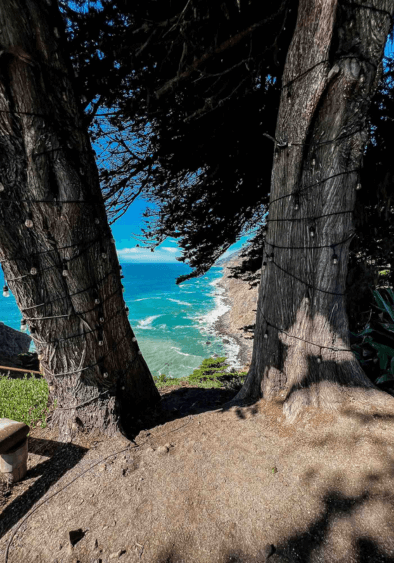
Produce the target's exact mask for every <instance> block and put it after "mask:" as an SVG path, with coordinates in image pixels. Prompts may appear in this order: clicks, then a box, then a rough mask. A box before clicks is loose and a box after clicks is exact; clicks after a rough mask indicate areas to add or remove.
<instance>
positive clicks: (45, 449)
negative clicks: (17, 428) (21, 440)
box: [0, 437, 88, 538]
mask: <svg viewBox="0 0 394 563" xmlns="http://www.w3.org/2000/svg"><path fill="white" fill-rule="evenodd" d="M28 440H29V453H34V454H37V455H44V456H48V459H47V460H46V461H44V462H42V463H39V464H38V465H36V466H35V467H33V468H31V469H30V470H28V471H27V473H26V476H25V477H24V479H23V480H22V481H20V482H19V483H18V485H19V484H21V485H25V484H26V486H27V485H28V482H29V480H30V479H36V480H35V481H34V482H33V484H32V485H31V486H29V487H28V488H27V490H26V491H24V492H23V493H22V494H19V495H18V496H17V497H16V498H15V500H13V501H12V502H10V503H9V504H8V505H7V506H6V507H5V508H4V510H3V511H2V513H1V519H0V538H2V537H3V536H4V535H5V534H6V533H7V532H8V531H9V530H10V529H11V528H12V527H13V526H14V525H15V524H16V523H17V522H18V521H19V520H20V519H21V518H23V517H24V516H25V514H27V512H29V510H30V509H31V508H32V506H33V505H35V504H36V503H37V502H38V501H39V499H40V498H41V497H42V496H43V495H44V494H45V493H46V491H47V490H48V489H49V487H51V486H52V485H53V484H54V483H56V481H59V479H61V477H63V475H64V474H65V473H67V472H68V471H69V470H70V469H72V468H73V467H74V466H75V465H77V464H78V463H79V462H80V460H81V459H82V458H83V457H84V455H85V453H86V452H87V451H88V448H84V447H81V446H77V445H75V444H72V443H61V442H57V441H54V440H45V439H38V438H32V437H29V438H28ZM37 477H38V478H37ZM5 493H6V494H7V489H6V490H5ZM3 494H4V492H3ZM8 494H12V492H11V491H9V489H8Z"/></svg>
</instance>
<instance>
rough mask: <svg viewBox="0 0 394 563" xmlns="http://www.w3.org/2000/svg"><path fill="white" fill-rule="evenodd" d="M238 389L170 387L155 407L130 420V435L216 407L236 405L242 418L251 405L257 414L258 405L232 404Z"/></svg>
mask: <svg viewBox="0 0 394 563" xmlns="http://www.w3.org/2000/svg"><path fill="white" fill-rule="evenodd" d="M237 392H238V391H235V390H230V389H222V388H220V389H218V388H212V389H203V388H197V387H186V386H185V387H181V388H179V387H178V386H177V387H176V389H171V388H170V389H169V390H168V391H167V390H166V391H164V392H163V393H162V398H161V401H160V403H159V404H158V405H157V406H156V407H154V408H152V409H147V410H146V411H145V412H144V413H141V414H140V415H139V418H138V419H134V420H133V419H131V420H130V426H129V428H130V429H131V430H130V434H129V433H128V435H129V436H130V438H131V437H132V438H134V437H135V436H136V435H137V434H138V432H139V431H140V430H142V429H144V430H149V429H151V428H154V427H155V426H158V425H161V424H165V423H167V422H171V421H173V420H177V419H181V418H186V417H188V416H190V415H198V414H202V413H205V412H213V411H216V410H222V411H226V410H228V409H229V408H231V407H234V406H235V407H236V409H235V415H236V416H237V417H238V418H240V419H244V418H246V415H245V412H244V410H243V409H242V408H241V407H250V408H248V411H247V412H248V414H249V415H255V414H257V412H258V408H257V407H256V406H255V402H254V403H253V406H251V405H250V403H248V404H244V403H242V401H240V402H239V403H235V404H234V403H232V402H231V401H232V399H233V398H234V397H235V395H236V394H237Z"/></svg>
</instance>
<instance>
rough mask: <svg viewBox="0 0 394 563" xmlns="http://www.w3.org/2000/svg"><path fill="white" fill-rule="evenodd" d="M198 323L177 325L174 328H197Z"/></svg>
mask: <svg viewBox="0 0 394 563" xmlns="http://www.w3.org/2000/svg"><path fill="white" fill-rule="evenodd" d="M195 326H196V325H176V326H174V327H173V328H195Z"/></svg>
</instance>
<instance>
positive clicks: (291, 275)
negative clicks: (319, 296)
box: [272, 260, 347, 297]
mask: <svg viewBox="0 0 394 563" xmlns="http://www.w3.org/2000/svg"><path fill="white" fill-rule="evenodd" d="M272 263H273V264H275V266H276V267H277V268H278V269H279V270H281V271H282V272H284V273H285V274H287V275H288V276H290V277H292V278H294V279H296V280H297V281H299V282H301V283H303V284H304V285H306V286H307V288H308V289H309V290H311V289H316V290H317V291H320V292H321V293H327V294H328V295H337V296H338V297H343V296H344V295H346V294H347V292H345V293H335V292H334V291H326V290H325V289H321V288H319V287H315V286H314V285H312V284H311V283H309V282H306V281H304V280H302V279H301V278H299V277H297V276H295V275H294V274H292V273H291V272H288V271H287V270H285V269H284V268H282V267H281V266H279V264H278V263H277V262H275V260H273V261H272Z"/></svg>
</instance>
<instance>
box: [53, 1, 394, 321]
mask: <svg viewBox="0 0 394 563" xmlns="http://www.w3.org/2000/svg"><path fill="white" fill-rule="evenodd" d="M77 4H79V5H80V6H83V7H84V10H83V13H81V11H78V10H76V9H75V3H71V2H68V1H66V0H63V2H62V6H63V13H64V15H65V18H66V20H67V23H68V33H69V37H70V43H69V47H70V53H71V57H72V60H73V65H74V68H75V69H76V70H77V71H78V78H77V79H76V86H77V88H78V91H79V92H80V95H81V96H85V97H86V102H84V103H83V105H84V107H85V112H86V115H87V120H88V122H89V123H91V135H92V139H93V140H96V141H98V142H101V143H103V146H104V144H106V143H109V146H108V147H107V150H106V152H105V154H104V155H103V157H102V158H100V155H98V164H99V167H100V177H101V183H102V189H103V193H104V197H105V199H106V204H107V209H108V212H109V216H110V218H111V220H114V219H115V218H116V217H117V216H120V215H121V214H123V213H124V212H125V211H126V210H127V208H128V206H129V205H130V204H131V203H132V201H134V199H135V197H136V196H137V195H138V194H139V193H142V194H143V195H144V196H145V197H147V198H149V199H150V200H151V201H152V202H154V203H155V204H156V206H157V209H156V211H154V212H147V214H146V220H147V225H146V229H145V238H144V242H143V243H144V244H147V245H148V246H151V247H152V248H154V246H155V245H157V244H159V243H160V242H162V241H163V240H164V239H165V238H166V237H167V236H171V237H174V238H176V239H177V240H178V243H179V245H180V246H181V248H182V249H183V257H182V260H183V261H186V262H188V263H189V264H190V265H191V266H192V267H193V268H194V272H193V273H192V274H191V275H190V276H189V277H191V276H198V275H201V274H202V273H204V272H205V271H206V270H207V269H209V267H210V266H211V265H212V264H213V263H214V262H215V261H216V260H217V259H218V258H219V257H220V255H221V254H222V253H223V252H224V251H225V250H226V249H227V248H228V247H229V246H230V245H231V244H232V243H233V242H235V241H236V240H237V239H238V238H239V237H240V236H242V235H244V234H248V233H250V234H254V235H255V236H254V238H253V239H252V241H251V244H250V245H249V248H248V249H247V250H246V251H245V256H244V257H245V261H244V263H243V264H242V266H241V267H240V268H238V269H236V270H234V275H243V276H245V278H246V279H248V280H249V281H250V283H251V284H253V285H255V284H257V283H258V281H259V276H258V273H257V272H258V269H259V268H260V266H261V259H262V255H263V248H264V246H263V243H264V235H263V233H262V231H261V226H262V217H263V215H264V213H265V211H266V205H267V202H268V195H269V190H270V177H271V167H272V156H273V144H272V142H271V141H270V140H269V139H268V138H266V137H265V136H264V133H265V132H268V133H269V134H271V135H273V134H274V131H275V124H276V116H277V111H278V106H279V96H280V86H281V76H282V71H283V65H284V61H285V57H286V53H287V48H288V45H289V43H290V41H291V37H292V33H293V29H294V25H295V17H296V14H297V6H298V3H297V1H296V0H286V1H283V2H274V1H273V0H272V1H267V2H247V1H246V0H240V1H237V0H226V1H225V2H219V3H212V2H209V1H208V0H202V1H200V0H199V1H198V2H197V1H196V0H191V1H187V0H175V1H169V0H163V1H162V2H156V1H154V0H144V1H142V0H136V1H134V2H126V1H124V0H122V1H112V0H102V2H100V3H96V4H95V3H91V2H90V3H87V2H85V1H82V0H80V1H78V2H77ZM79 10H80V9H79ZM393 64H394V63H393V59H392V58H385V59H384V73H383V76H382V79H381V81H380V85H379V88H378V91H377V94H376V96H375V98H374V100H373V103H372V108H371V111H370V133H371V142H370V143H369V145H368V146H367V147H366V150H365V159H364V166H363V169H362V171H361V184H362V189H361V190H360V191H358V192H357V204H356V210H355V216H354V220H355V225H356V229H357V237H355V238H354V239H353V240H352V243H351V247H350V261H349V276H348V280H347V283H348V296H347V310H348V314H349V320H350V327H351V329H352V330H359V329H360V327H361V326H364V325H365V322H366V319H367V315H368V312H369V296H370V290H371V289H372V288H374V287H376V285H377V283H378V281H379V280H378V271H380V270H382V269H383V268H388V269H389V272H390V273H389V275H388V276H387V283H388V284H389V285H390V286H392V285H393V279H392V278H393V274H392V270H391V267H390V266H388V265H389V264H392V263H393V258H394V256H393V244H394V243H393V241H394V237H393V234H394V233H393V220H392V213H393V206H392V203H391V202H392V200H393V186H394V181H393V179H394V160H393V159H392V151H391V150H390V147H391V137H392V119H393V115H394V95H393ZM168 85H170V86H171V87H167V86H168ZM163 88H164V89H163ZM89 102H90V103H89ZM105 112H107V113H105ZM373 260H375V262H373ZM184 279H185V278H184V277H183V278H181V279H179V280H178V282H180V281H184Z"/></svg>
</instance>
